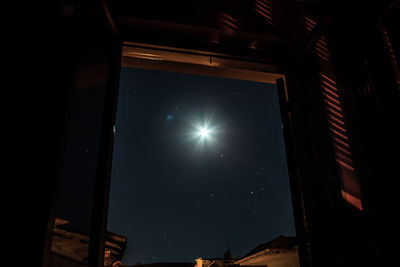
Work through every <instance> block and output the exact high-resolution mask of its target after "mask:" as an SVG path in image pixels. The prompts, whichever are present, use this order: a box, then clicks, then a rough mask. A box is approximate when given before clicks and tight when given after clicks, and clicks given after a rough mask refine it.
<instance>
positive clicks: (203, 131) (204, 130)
mask: <svg viewBox="0 0 400 267" xmlns="http://www.w3.org/2000/svg"><path fill="white" fill-rule="evenodd" d="M199 134H200V136H201V137H202V138H207V137H209V135H210V131H209V130H208V129H207V128H201V129H200V132H199Z"/></svg>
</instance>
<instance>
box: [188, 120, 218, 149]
mask: <svg viewBox="0 0 400 267" xmlns="http://www.w3.org/2000/svg"><path fill="white" fill-rule="evenodd" d="M211 121H212V119H211V118H205V119H203V120H193V121H191V122H190V124H191V125H192V129H191V130H190V131H189V132H188V133H187V134H188V141H189V140H191V141H194V142H195V144H196V146H195V151H196V152H201V151H203V150H204V149H205V148H206V147H208V148H209V149H212V150H215V149H216V148H217V147H218V141H217V137H218V136H219V132H220V127H218V126H216V125H212V124H211Z"/></svg>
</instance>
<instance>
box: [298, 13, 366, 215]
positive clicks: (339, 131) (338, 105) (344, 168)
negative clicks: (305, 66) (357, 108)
mask: <svg viewBox="0 0 400 267" xmlns="http://www.w3.org/2000/svg"><path fill="white" fill-rule="evenodd" d="M316 24H317V21H316V20H315V19H313V18H311V17H309V16H304V26H305V30H306V32H307V33H308V34H309V33H311V31H312V30H313V29H314V27H315V26H316ZM314 51H315V53H316V55H317V58H318V63H319V69H320V71H319V81H320V88H321V93H322V95H323V98H324V102H325V110H326V114H327V118H328V124H329V130H330V133H331V138H332V145H333V151H334V155H335V160H336V163H337V166H338V170H339V174H340V177H341V181H342V196H343V198H344V199H345V200H346V201H347V202H348V203H350V204H351V205H353V206H354V207H356V208H357V209H359V210H362V209H363V205H362V200H361V186H360V183H359V179H358V177H357V174H356V171H355V167H354V161H353V155H352V145H351V141H350V137H349V130H348V123H347V120H346V114H345V112H344V108H343V100H342V98H343V91H342V89H341V87H340V85H339V84H338V82H337V79H336V77H335V74H334V71H333V66H332V64H331V53H330V50H329V46H328V40H327V38H326V37H325V36H321V37H320V38H319V39H318V40H317V42H316V43H315V45H314Z"/></svg>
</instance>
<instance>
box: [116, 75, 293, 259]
mask: <svg viewBox="0 0 400 267" xmlns="http://www.w3.org/2000/svg"><path fill="white" fill-rule="evenodd" d="M205 120H207V121H210V128H214V130H213V132H212V133H211V136H212V138H213V139H214V140H211V139H206V140H205V141H204V145H203V146H197V144H198V142H199V138H198V137H197V138H196V137H195V138H193V137H192V136H191V133H193V131H195V127H194V125H193V124H196V123H202V122H204V121H205ZM191 137H192V138H191ZM212 141H213V142H212ZM113 157H114V158H113V168H112V180H111V193H110V206H109V217H108V218H109V219H108V230H109V231H112V232H115V233H118V234H122V235H124V236H126V237H127V238H128V246H127V250H126V252H125V256H124V259H123V261H124V263H126V264H135V263H137V262H141V263H148V262H172V261H175V262H176V261H193V260H194V259H195V258H199V257H222V256H223V253H224V251H225V250H226V247H227V240H228V239H229V246H230V247H231V251H232V254H233V255H234V256H237V257H241V256H243V255H244V254H245V253H247V252H248V251H249V250H251V249H252V248H254V247H256V246H257V245H259V244H260V243H262V242H266V241H269V240H271V239H273V238H275V237H277V236H278V235H281V234H283V235H290V236H294V235H295V231H294V222H293V212H292V206H291V199H290V188H289V180H288V174H287V166H286V158H285V151H284V142H283V133H282V127H281V120H280V113H279V106H278V98H277V92H276V87H275V86H274V85H269V84H263V83H257V82H250V81H242V80H233V79H223V78H216V77H206V76H198V75H189V74H181V73H173V72H165V71H156V70H142V69H131V68H122V71H121V80H120V91H119V100H118V111H117V122H116V134H115V144H114V156H113Z"/></svg>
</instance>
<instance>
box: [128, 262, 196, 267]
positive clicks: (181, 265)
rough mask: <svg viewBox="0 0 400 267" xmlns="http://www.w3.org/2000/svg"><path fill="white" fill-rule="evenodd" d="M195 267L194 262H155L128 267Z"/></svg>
mask: <svg viewBox="0 0 400 267" xmlns="http://www.w3.org/2000/svg"><path fill="white" fill-rule="evenodd" d="M193 266H195V263H194V262H155V263H147V264H140V263H139V264H136V265H131V266H130V267H193Z"/></svg>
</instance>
